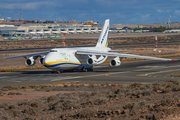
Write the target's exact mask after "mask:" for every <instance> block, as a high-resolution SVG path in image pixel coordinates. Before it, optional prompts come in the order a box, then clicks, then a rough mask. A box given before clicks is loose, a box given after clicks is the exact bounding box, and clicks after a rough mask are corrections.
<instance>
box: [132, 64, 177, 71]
mask: <svg viewBox="0 0 180 120" xmlns="http://www.w3.org/2000/svg"><path fill="white" fill-rule="evenodd" d="M176 67H180V65H175V66H159V67H152V66H151V68H149V69H140V70H135V71H146V70H154V69H162V68H164V69H165V68H176Z"/></svg>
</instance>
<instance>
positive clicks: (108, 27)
mask: <svg viewBox="0 0 180 120" xmlns="http://www.w3.org/2000/svg"><path fill="white" fill-rule="evenodd" d="M108 29H109V27H107V29H106V32H105V33H104V36H103V38H102V41H101V44H102V43H103V41H104V38H105V37H106V34H107V32H108Z"/></svg>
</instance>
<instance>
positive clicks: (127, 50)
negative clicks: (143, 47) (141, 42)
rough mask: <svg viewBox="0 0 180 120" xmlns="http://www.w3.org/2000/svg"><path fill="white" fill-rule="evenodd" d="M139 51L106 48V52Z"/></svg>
mask: <svg viewBox="0 0 180 120" xmlns="http://www.w3.org/2000/svg"><path fill="white" fill-rule="evenodd" d="M121 51H139V50H108V52H121Z"/></svg>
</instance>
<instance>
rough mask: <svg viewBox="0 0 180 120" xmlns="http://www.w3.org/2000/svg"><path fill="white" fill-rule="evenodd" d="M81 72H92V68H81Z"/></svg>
mask: <svg viewBox="0 0 180 120" xmlns="http://www.w3.org/2000/svg"><path fill="white" fill-rule="evenodd" d="M82 71H83V72H93V68H86V69H85V68H84V69H83V70H82Z"/></svg>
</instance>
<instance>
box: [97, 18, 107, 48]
mask: <svg viewBox="0 0 180 120" xmlns="http://www.w3.org/2000/svg"><path fill="white" fill-rule="evenodd" d="M108 36H109V19H106V21H105V23H104V26H103V29H102V31H101V34H100V36H99V39H98V42H97V44H96V47H107V46H108Z"/></svg>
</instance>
